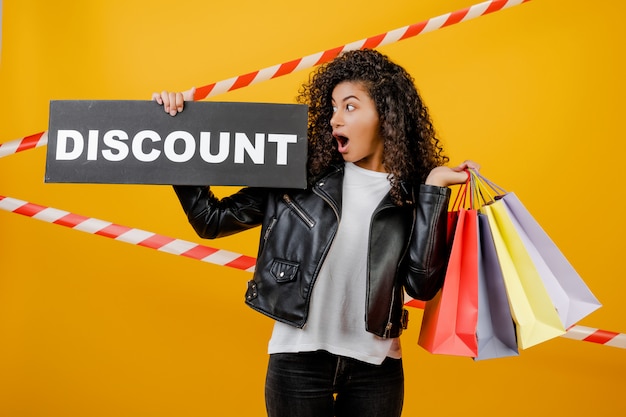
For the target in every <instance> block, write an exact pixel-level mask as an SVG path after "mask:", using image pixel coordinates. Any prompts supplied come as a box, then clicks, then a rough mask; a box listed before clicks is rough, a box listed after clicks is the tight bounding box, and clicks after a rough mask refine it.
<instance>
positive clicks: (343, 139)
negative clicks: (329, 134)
mask: <svg viewBox="0 0 626 417" xmlns="http://www.w3.org/2000/svg"><path fill="white" fill-rule="evenodd" d="M335 139H337V143H338V144H339V146H338V150H339V152H343V151H345V149H346V147H347V146H348V142H350V139H348V138H347V137H345V136H341V135H335Z"/></svg>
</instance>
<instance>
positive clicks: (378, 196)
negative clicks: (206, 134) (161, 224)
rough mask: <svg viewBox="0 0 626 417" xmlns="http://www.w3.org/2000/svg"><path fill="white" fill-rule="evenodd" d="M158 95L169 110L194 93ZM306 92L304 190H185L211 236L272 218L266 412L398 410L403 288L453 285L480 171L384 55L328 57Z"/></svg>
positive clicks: (256, 282) (258, 279)
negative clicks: (460, 225)
mask: <svg viewBox="0 0 626 417" xmlns="http://www.w3.org/2000/svg"><path fill="white" fill-rule="evenodd" d="M189 93H190V94H191V95H192V94H193V91H191V92H188V94H189ZM153 97H154V99H155V100H157V101H158V102H159V103H160V104H162V105H163V107H164V110H165V111H166V112H167V113H169V114H171V115H175V114H176V113H177V112H179V111H182V110H183V106H184V98H186V97H185V96H183V94H182V93H169V92H165V91H164V92H162V93H155V95H154V96H153ZM298 101H299V102H300V103H303V104H307V105H308V106H309V122H308V141H309V144H308V147H309V152H308V155H309V156H308V163H307V170H308V187H307V189H306V190H293V189H262V188H243V189H242V190H240V191H238V192H237V193H235V194H233V195H231V196H229V197H226V198H223V199H217V198H216V197H215V196H214V195H213V193H212V192H211V190H210V187H208V186H198V187H190V186H175V187H174V188H175V191H176V193H177V195H178V197H179V199H180V202H181V204H182V207H183V209H184V211H185V213H186V214H187V217H188V219H189V222H190V223H191V225H192V226H193V227H194V229H195V230H196V232H197V233H198V235H199V236H201V237H203V238H208V239H213V238H218V237H221V236H226V235H229V234H232V233H236V232H239V231H242V230H246V229H249V228H251V227H255V226H259V225H260V226H261V227H262V229H261V241H260V245H259V252H258V256H257V264H256V271H255V274H254V277H253V279H252V280H251V281H250V282H249V283H248V290H247V292H246V303H247V304H248V305H249V306H250V307H252V308H254V309H255V310H257V311H259V312H261V313H263V314H265V315H267V316H269V317H271V318H273V319H274V320H276V323H275V326H274V330H273V333H272V337H271V339H270V342H269V348H268V351H269V353H270V359H269V365H268V371H267V379H266V388H265V391H266V406H267V412H268V415H269V416H270V417H279V416H290V417H300V416H302V417H303V416H315V417H320V416H333V415H334V416H360V417H367V416H400V414H401V412H402V403H403V395H404V394H403V389H404V376H403V369H402V359H401V349H400V341H399V336H400V333H401V332H402V329H403V328H405V327H406V324H407V312H406V311H405V310H404V309H403V299H402V296H403V290H406V292H407V293H408V294H409V295H411V296H412V297H414V298H417V299H422V300H427V299H430V298H432V297H433V296H434V295H435V293H436V292H437V291H438V290H439V288H440V287H441V285H442V283H443V276H444V272H445V267H446V262H447V255H448V248H447V246H446V227H447V226H446V213H447V208H448V202H449V195H450V190H449V189H448V188H447V187H448V186H451V185H455V184H460V183H464V182H465V180H466V179H467V173H466V172H464V171H465V170H467V169H478V168H479V167H478V165H477V164H475V163H474V162H471V161H466V162H464V163H462V164H461V165H459V166H457V167H455V168H449V167H446V166H444V164H445V163H446V162H447V161H448V159H447V157H445V156H444V154H443V149H442V147H441V144H440V142H439V140H438V138H437V137H436V134H435V131H434V128H433V125H432V122H431V119H430V116H429V114H428V110H427V108H426V106H425V105H424V104H423V102H422V99H421V97H420V95H419V93H418V91H417V89H416V88H415V85H414V83H413V79H412V78H411V76H410V75H409V74H408V73H407V72H406V71H405V70H404V69H403V68H402V67H400V66H399V65H397V64H395V63H393V62H392V61H391V60H389V59H388V58H387V57H386V56H384V55H382V54H381V53H379V52H377V51H374V50H360V51H351V52H346V53H344V54H342V55H340V56H338V57H337V58H336V59H334V60H333V61H332V62H330V63H327V64H325V65H323V66H321V67H319V68H318V69H317V70H316V71H315V72H314V73H313V74H312V76H311V78H310V81H309V83H308V84H306V85H305V86H303V88H302V89H301V91H300V94H299V97H298Z"/></svg>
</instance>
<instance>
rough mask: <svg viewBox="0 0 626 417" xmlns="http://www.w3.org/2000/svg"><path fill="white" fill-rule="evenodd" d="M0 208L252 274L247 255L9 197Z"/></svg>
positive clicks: (2, 197)
mask: <svg viewBox="0 0 626 417" xmlns="http://www.w3.org/2000/svg"><path fill="white" fill-rule="evenodd" d="M0 209H2V210H5V211H9V212H12V213H17V214H21V215H23V216H27V217H31V218H33V219H37V220H42V221H44V222H47V223H52V224H57V225H60V226H66V227H69V228H72V229H74V230H80V231H81V232H87V233H91V234H94V235H98V236H104V237H108V238H111V239H115V240H119V241H122V242H126V243H130V244H133V245H138V246H143V247H146V248H150V249H156V250H158V251H161V252H167V253H171V254H173V255H180V256H186V257H189V258H193V259H197V260H199V261H203V262H209V263H212V264H216V265H222V266H228V267H231V268H236V269H241V270H244V271H250V272H251V271H253V270H254V264H255V262H256V259H255V258H252V257H250V256H245V255H241V254H238V253H234V252H229V251H226V250H222V249H215V248H211V247H208V246H203V245H199V244H196V243H192V242H187V241H184V240H181V239H175V238H172V237H168V236H163V235H159V234H156V233H152V232H147V231H145V230H141V229H136V228H131V227H127V226H122V225H119V224H115V223H111V222H108V221H105V220H99V219H94V218H90V217H85V216H82V215H80V214H74V213H70V212H68V211H64V210H59V209H55V208H52V207H45V206H40V205H38V204H33V203H29V202H27V201H23V200H18V199H15V198H11V197H4V196H0Z"/></svg>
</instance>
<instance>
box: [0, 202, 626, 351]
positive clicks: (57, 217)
mask: <svg viewBox="0 0 626 417" xmlns="http://www.w3.org/2000/svg"><path fill="white" fill-rule="evenodd" d="M0 209H2V210H5V211H9V212H11V213H17V214H21V215H23V216H27V217H31V218H33V219H37V220H42V221H44V222H48V223H52V224H56V225H60V226H65V227H69V228H72V229H74V230H79V231H81V232H86V233H91V234H94V235H98V236H104V237H108V238H111V239H114V240H119V241H121V242H126V243H130V244H133V245H138V246H143V247H146V248H150V249H156V250H158V251H161V252H166V253H170V254H173V255H180V256H186V257H189V258H192V259H196V260H199V261H203V262H208V263H212V264H216V265H221V266H227V267H230V268H235V269H239V270H242V271H247V272H253V271H254V265H255V262H256V258H253V257H251V256H246V255H241V254H238V253H235V252H230V251H226V250H223V249H216V248H211V247H208V246H204V245H200V244H197V243H193V242H188V241H185V240H181V239H175V238H172V237H168V236H164V235H159V234H156V233H152V232H147V231H145V230H141V229H136V228H131V227H127V226H122V225H119V224H114V223H111V222H108V221H104V220H99V219H95V218H90V217H85V216H82V215H80V214H74V213H70V212H68V211H64V210H59V209H55V208H52V207H45V206H40V205H38V204H34V203H29V202H27V201H23V200H18V199H15V198H11V197H5V196H1V195H0ZM407 300H408V301H407V302H406V303H405V304H406V305H407V306H410V307H415V308H424V302H422V301H418V300H414V299H411V297H407ZM562 337H566V338H568V339H574V340H582V341H585V342H592V343H599V344H602V345H605V346H612V347H617V348H622V349H626V334H623V333H616V332H610V331H607V330H599V329H593V328H590V327H584V326H577V325H575V326H572V327H570V328H569V329H568V330H567V332H566V333H565V334H564V335H562Z"/></svg>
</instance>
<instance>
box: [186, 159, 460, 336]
mask: <svg viewBox="0 0 626 417" xmlns="http://www.w3.org/2000/svg"><path fill="white" fill-rule="evenodd" d="M343 172H344V171H343V165H341V166H337V167H335V168H334V169H333V170H332V171H331V172H329V173H328V174H327V175H325V176H324V177H322V178H321V179H320V180H318V181H317V182H316V183H315V184H314V185H313V187H311V188H309V189H307V190H294V189H282V190H281V189H265V188H243V189H241V190H240V191H238V192H237V193H235V194H233V195H232V196H229V197H226V198H223V199H221V200H218V199H217V198H216V197H215V196H214V195H213V193H212V192H211V191H210V188H209V187H193V186H174V189H175V191H176V194H177V195H178V198H179V200H180V202H181V204H182V207H183V209H184V211H185V213H186V214H187V217H188V219H189V222H190V223H191V225H192V226H193V228H194V229H195V231H196V232H197V233H198V235H199V236H200V237H203V238H208V239H213V238H217V237H222V236H227V235H230V234H232V233H236V232H239V231H242V230H245V229H249V228H251V227H255V226H258V225H262V229H261V241H260V246H259V252H258V256H257V264H256V269H255V273H254V277H253V279H252V280H251V281H250V282H249V283H248V289H247V292H246V303H247V304H248V305H249V306H250V307H252V308H253V309H255V310H257V311H259V312H261V313H263V314H265V315H267V316H269V317H272V318H274V319H275V320H279V321H282V322H285V323H288V324H291V325H293V326H296V327H299V328H302V327H303V326H304V325H305V323H306V320H307V314H308V308H309V300H310V297H311V291H312V289H313V285H314V284H315V280H316V278H317V275H318V272H319V271H320V268H321V266H322V263H323V262H324V259H325V257H326V254H327V253H328V250H329V248H330V246H331V242H332V241H333V238H334V236H335V233H336V231H337V227H338V224H339V221H340V218H341V196H342V182H343ZM405 188H406V187H405ZM449 196H450V190H449V189H448V188H445V187H435V186H428V185H421V186H419V188H418V189H415V190H409V191H408V192H407V195H406V199H407V201H409V202H411V204H407V205H405V206H403V207H399V206H396V205H394V204H393V203H392V202H391V199H390V197H389V195H387V196H386V197H385V198H383V200H382V201H381V202H380V204H379V205H378V207H377V208H376V210H375V211H374V214H373V215H372V221H371V225H370V239H369V254H368V281H367V283H368V285H367V291H366V294H367V297H366V301H365V302H366V310H365V311H366V317H365V325H366V329H367V331H369V332H371V333H374V334H376V335H378V336H380V337H397V336H399V335H400V333H401V332H402V329H403V328H405V327H406V311H405V310H404V308H403V306H404V302H403V295H404V293H403V288H404V289H405V290H406V292H407V294H409V295H410V296H412V297H413V298H416V299H421V300H428V299H430V298H432V297H433V296H434V295H435V294H436V292H437V291H438V290H439V288H440V287H441V285H442V283H443V277H444V273H445V268H446V263H447V259H448V247H447V244H446V227H447V209H448V201H449ZM345 215H349V213H345Z"/></svg>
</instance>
